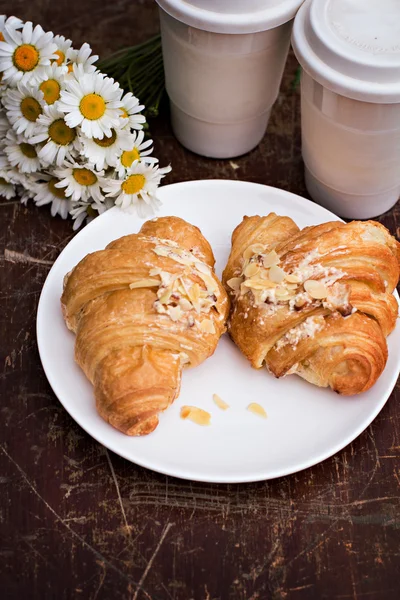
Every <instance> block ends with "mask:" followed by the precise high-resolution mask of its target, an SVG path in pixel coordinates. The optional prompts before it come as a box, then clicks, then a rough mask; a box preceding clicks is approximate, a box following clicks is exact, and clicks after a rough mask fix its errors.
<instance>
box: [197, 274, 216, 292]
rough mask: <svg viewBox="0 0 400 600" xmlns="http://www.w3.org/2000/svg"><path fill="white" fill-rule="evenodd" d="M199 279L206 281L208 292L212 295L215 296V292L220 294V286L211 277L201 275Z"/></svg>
mask: <svg viewBox="0 0 400 600" xmlns="http://www.w3.org/2000/svg"><path fill="white" fill-rule="evenodd" d="M199 277H200V279H202V280H203V281H204V283H205V284H206V287H207V291H208V292H211V293H212V294H214V293H215V292H218V284H217V282H216V281H215V280H214V279H213V278H212V277H211V275H207V274H204V273H199Z"/></svg>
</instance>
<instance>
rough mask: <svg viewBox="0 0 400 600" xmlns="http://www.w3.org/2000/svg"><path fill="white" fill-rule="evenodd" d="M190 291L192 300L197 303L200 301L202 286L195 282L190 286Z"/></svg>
mask: <svg viewBox="0 0 400 600" xmlns="http://www.w3.org/2000/svg"><path fill="white" fill-rule="evenodd" d="M188 292H189V294H188V295H189V298H190V300H191V301H192V303H193V304H195V303H196V304H197V303H198V301H199V300H200V286H199V284H198V283H194V284H193V285H192V287H190V288H189V290H188Z"/></svg>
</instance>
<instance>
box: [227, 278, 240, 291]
mask: <svg viewBox="0 0 400 600" xmlns="http://www.w3.org/2000/svg"><path fill="white" fill-rule="evenodd" d="M242 282H243V277H232V279H228V281H227V282H226V284H227V285H228V286H229V287H230V288H231V289H232V290H235V292H237V291H238V290H239V288H240V284H241V283H242Z"/></svg>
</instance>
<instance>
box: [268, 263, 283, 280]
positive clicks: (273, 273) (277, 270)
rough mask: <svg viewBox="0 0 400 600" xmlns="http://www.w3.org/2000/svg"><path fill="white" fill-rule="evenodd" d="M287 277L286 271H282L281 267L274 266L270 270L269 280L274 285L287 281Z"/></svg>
mask: <svg viewBox="0 0 400 600" xmlns="http://www.w3.org/2000/svg"><path fill="white" fill-rule="evenodd" d="M285 275H286V273H285V271H284V270H283V269H281V267H278V265H272V267H271V268H270V270H269V278H270V280H271V281H273V282H274V283H282V281H283V280H284V279H285Z"/></svg>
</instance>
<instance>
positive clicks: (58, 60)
mask: <svg viewBox="0 0 400 600" xmlns="http://www.w3.org/2000/svg"><path fill="white" fill-rule="evenodd" d="M54 54H56V55H57V56H58V58H55V59H54V60H53V62H56V63H57V64H58V66H59V67H61V65H62V64H63V62H64V60H65V54H64V52H62V51H61V50H56V51H55V52H54Z"/></svg>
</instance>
